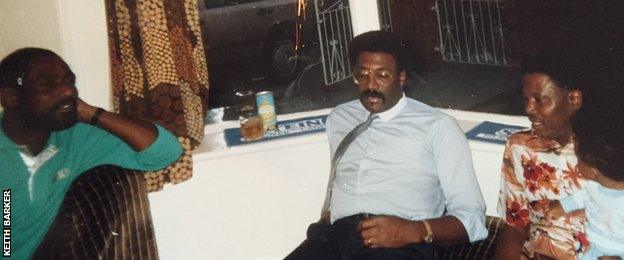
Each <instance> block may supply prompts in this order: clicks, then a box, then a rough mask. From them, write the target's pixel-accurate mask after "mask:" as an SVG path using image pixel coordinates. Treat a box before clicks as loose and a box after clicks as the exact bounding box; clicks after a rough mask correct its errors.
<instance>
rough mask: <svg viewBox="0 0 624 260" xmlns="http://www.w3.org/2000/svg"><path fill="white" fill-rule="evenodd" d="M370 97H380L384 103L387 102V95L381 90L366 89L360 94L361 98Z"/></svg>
mask: <svg viewBox="0 0 624 260" xmlns="http://www.w3.org/2000/svg"><path fill="white" fill-rule="evenodd" d="M368 97H375V98H380V99H381V101H382V102H383V103H386V95H384V94H383V93H381V92H377V91H373V90H370V89H367V90H364V92H362V94H360V99H365V98H368Z"/></svg>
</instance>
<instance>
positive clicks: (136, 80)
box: [105, 0, 208, 191]
mask: <svg viewBox="0 0 624 260" xmlns="http://www.w3.org/2000/svg"><path fill="white" fill-rule="evenodd" d="M105 1H106V13H107V19H108V21H107V22H108V34H109V49H110V60H111V70H112V72H111V75H112V85H113V107H114V109H115V111H116V112H119V113H122V114H127V115H131V116H134V117H138V118H143V119H147V120H149V121H152V122H156V123H158V124H160V125H162V126H164V127H165V128H167V129H168V130H170V131H171V132H172V133H174V134H175V135H176V136H178V140H179V141H180V143H181V144H182V147H183V148H184V154H183V156H182V157H181V158H180V159H179V160H178V161H177V162H176V163H174V164H173V165H171V166H169V167H167V168H165V169H163V170H160V171H157V172H151V173H147V174H146V175H145V177H146V181H147V182H146V185H147V190H148V191H155V190H160V189H162V188H163V186H164V184H165V183H169V182H171V183H179V182H182V181H185V180H187V179H189V178H190V177H191V176H192V167H193V162H192V157H191V151H192V150H193V149H194V148H196V147H197V146H198V145H199V144H200V143H201V140H202V137H203V130H204V118H205V112H206V111H207V108H208V68H207V65H206V58H205V54H204V47H203V43H202V35H201V31H200V27H199V13H198V8H197V0H105Z"/></svg>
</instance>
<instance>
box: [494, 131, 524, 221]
mask: <svg viewBox="0 0 624 260" xmlns="http://www.w3.org/2000/svg"><path fill="white" fill-rule="evenodd" d="M512 138H513V135H512V136H511V137H510V138H509V140H508V141H507V144H506V145H505V151H504V152H503V164H502V168H501V177H500V179H501V184H500V193H499V197H498V208H497V210H498V215H499V216H500V217H501V218H502V219H503V220H504V221H505V223H507V225H510V226H513V227H525V226H526V225H528V224H529V222H530V221H529V202H528V200H527V199H525V195H524V188H523V186H522V185H521V184H520V182H519V181H518V178H517V175H516V170H515V166H514V165H515V160H514V156H513V152H512V145H511V142H510V141H511V139H512ZM508 213H509V214H508Z"/></svg>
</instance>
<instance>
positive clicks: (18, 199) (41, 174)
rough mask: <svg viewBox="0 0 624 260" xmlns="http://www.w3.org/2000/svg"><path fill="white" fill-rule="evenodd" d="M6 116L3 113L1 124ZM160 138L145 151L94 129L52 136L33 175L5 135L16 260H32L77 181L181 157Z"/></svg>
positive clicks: (1, 180)
mask: <svg viewBox="0 0 624 260" xmlns="http://www.w3.org/2000/svg"><path fill="white" fill-rule="evenodd" d="M1 119H2V113H0V120H1ZM157 128H158V138H157V139H156V140H155V141H154V143H152V144H151V145H150V146H149V147H148V148H146V149H145V150H143V151H141V152H136V151H134V150H132V148H131V147H130V146H128V145H127V144H126V143H125V142H124V141H122V140H121V139H119V138H118V137H116V136H114V135H112V134H110V133H108V132H106V131H104V130H102V129H100V128H97V127H94V126H91V125H88V124H83V123H77V124H76V125H75V126H73V127H71V128H69V129H66V130H63V131H58V132H53V133H52V134H51V135H50V138H49V140H48V143H47V144H46V148H45V149H44V151H42V152H41V153H40V155H41V154H42V153H47V156H45V157H49V159H47V160H45V162H44V163H43V164H41V166H40V167H39V168H38V169H37V170H36V171H35V172H34V174H31V172H30V171H29V170H28V168H27V166H26V164H24V160H23V159H22V157H21V156H20V155H19V151H20V148H19V147H18V146H17V145H15V143H13V141H11V140H10V139H9V138H8V137H7V136H6V135H5V134H4V131H1V130H0V187H2V190H3V191H4V190H7V189H11V223H10V227H11V257H13V258H15V259H26V258H28V257H30V256H31V255H32V254H33V253H34V251H35V250H36V249H37V246H38V245H39V243H41V241H42V240H43V237H44V236H45V234H46V232H47V231H48V229H49V228H50V225H51V224H52V222H53V221H54V218H55V217H56V215H57V213H58V210H59V208H60V206H61V203H62V202H63V199H64V197H65V194H66V193H67V190H68V189H69V186H70V185H71V183H72V181H73V180H75V179H76V178H77V177H78V176H79V175H80V174H81V173H82V172H84V171H86V170H89V169H91V168H93V167H95V166H98V165H104V164H112V165H117V166H120V167H123V168H127V169H137V170H145V171H153V170H158V169H162V168H164V167H165V166H167V165H169V164H171V163H173V162H174V161H175V160H177V159H178V157H179V156H180V154H181V153H182V148H181V147H180V143H179V142H178V141H177V139H176V138H175V137H174V136H173V135H172V134H171V133H169V132H168V131H167V130H165V129H164V128H162V127H160V126H157Z"/></svg>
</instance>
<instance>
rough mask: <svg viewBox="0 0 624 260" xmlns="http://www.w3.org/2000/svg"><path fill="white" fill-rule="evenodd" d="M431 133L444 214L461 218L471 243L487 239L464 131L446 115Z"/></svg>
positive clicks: (477, 187) (477, 188)
mask: <svg viewBox="0 0 624 260" xmlns="http://www.w3.org/2000/svg"><path fill="white" fill-rule="evenodd" d="M433 135H434V137H433V149H434V155H435V159H436V165H437V169H438V175H439V179H440V185H441V187H442V191H443V192H444V196H445V203H446V210H447V215H451V216H454V217H456V218H457V219H459V221H461V223H462V224H463V226H464V228H465V229H466V232H467V233H468V237H469V239H470V241H471V242H474V241H477V240H481V239H484V238H486V237H487V235H488V231H487V229H486V228H485V202H484V200H483V196H482V195H481V189H480V188H479V184H478V183H477V178H476V176H475V172H474V167H473V164H472V157H471V153H470V148H469V146H468V141H467V140H466V137H465V136H464V133H463V132H462V131H461V129H460V128H459V126H458V125H457V122H456V121H455V120H454V119H453V118H451V117H449V116H446V115H445V116H444V117H442V120H439V121H438V124H436V125H434V128H433Z"/></svg>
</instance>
